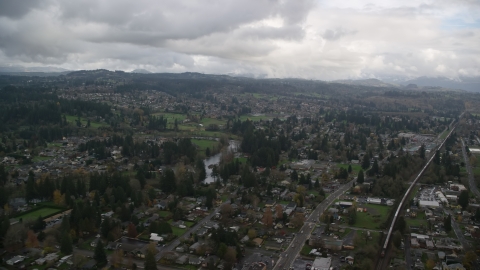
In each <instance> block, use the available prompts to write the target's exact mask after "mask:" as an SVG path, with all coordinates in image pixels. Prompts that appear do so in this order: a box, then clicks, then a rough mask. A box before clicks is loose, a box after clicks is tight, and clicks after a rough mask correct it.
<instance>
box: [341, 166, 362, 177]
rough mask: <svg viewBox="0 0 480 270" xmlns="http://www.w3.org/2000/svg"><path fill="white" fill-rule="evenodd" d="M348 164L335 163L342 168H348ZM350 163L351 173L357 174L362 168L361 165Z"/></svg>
mask: <svg viewBox="0 0 480 270" xmlns="http://www.w3.org/2000/svg"><path fill="white" fill-rule="evenodd" d="M348 165H350V164H337V167H339V168H344V169H347V170H348ZM351 165H352V173H353V174H354V175H357V174H358V172H359V171H360V170H361V169H362V166H360V165H358V164H351Z"/></svg>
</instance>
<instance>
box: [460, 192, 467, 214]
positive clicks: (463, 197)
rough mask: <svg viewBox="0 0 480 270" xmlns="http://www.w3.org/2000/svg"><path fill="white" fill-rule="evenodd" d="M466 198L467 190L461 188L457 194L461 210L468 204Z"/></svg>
mask: <svg viewBox="0 0 480 270" xmlns="http://www.w3.org/2000/svg"><path fill="white" fill-rule="evenodd" d="M468 199H469V198H468V191H466V190H462V192H460V196H458V204H459V205H460V206H461V207H462V209H463V210H465V208H467V206H468V203H469V201H468Z"/></svg>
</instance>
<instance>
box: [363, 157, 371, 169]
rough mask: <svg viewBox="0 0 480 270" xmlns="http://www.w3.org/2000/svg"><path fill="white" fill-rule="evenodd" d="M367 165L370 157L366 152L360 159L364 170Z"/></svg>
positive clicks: (368, 165)
mask: <svg viewBox="0 0 480 270" xmlns="http://www.w3.org/2000/svg"><path fill="white" fill-rule="evenodd" d="M368 167H370V157H369V156H368V154H365V155H364V156H363V160H362V169H364V170H366V169H368Z"/></svg>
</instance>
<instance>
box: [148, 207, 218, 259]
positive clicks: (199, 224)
mask: <svg viewBox="0 0 480 270" xmlns="http://www.w3.org/2000/svg"><path fill="white" fill-rule="evenodd" d="M224 204H227V203H223V204H222V205H224ZM222 205H220V206H219V207H217V208H215V210H213V211H212V213H210V214H209V215H208V216H206V217H204V218H203V219H202V220H201V221H199V222H197V224H195V225H194V226H192V227H190V228H189V229H188V230H187V231H186V232H185V233H184V234H183V235H182V238H188V237H190V235H191V234H192V233H193V232H195V231H197V230H198V229H200V228H201V227H202V226H203V225H204V224H205V223H206V222H208V221H211V220H212V217H213V216H214V215H215V214H216V213H218V212H219V211H220V208H221V207H222ZM179 244H180V237H177V239H175V240H174V241H173V242H171V243H170V244H168V245H166V246H165V247H159V248H157V250H158V251H159V252H158V253H157V255H155V259H156V260H157V261H158V260H160V258H161V257H162V254H163V253H164V252H167V251H172V250H173V249H174V248H175V247H177V246H178V245H179Z"/></svg>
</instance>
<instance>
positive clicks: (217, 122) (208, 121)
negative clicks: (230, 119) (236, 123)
mask: <svg viewBox="0 0 480 270" xmlns="http://www.w3.org/2000/svg"><path fill="white" fill-rule="evenodd" d="M201 122H202V124H203V125H204V126H205V127H206V126H208V125H212V124H215V125H225V124H226V123H227V121H225V120H218V119H213V118H203V119H202V120H201Z"/></svg>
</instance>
